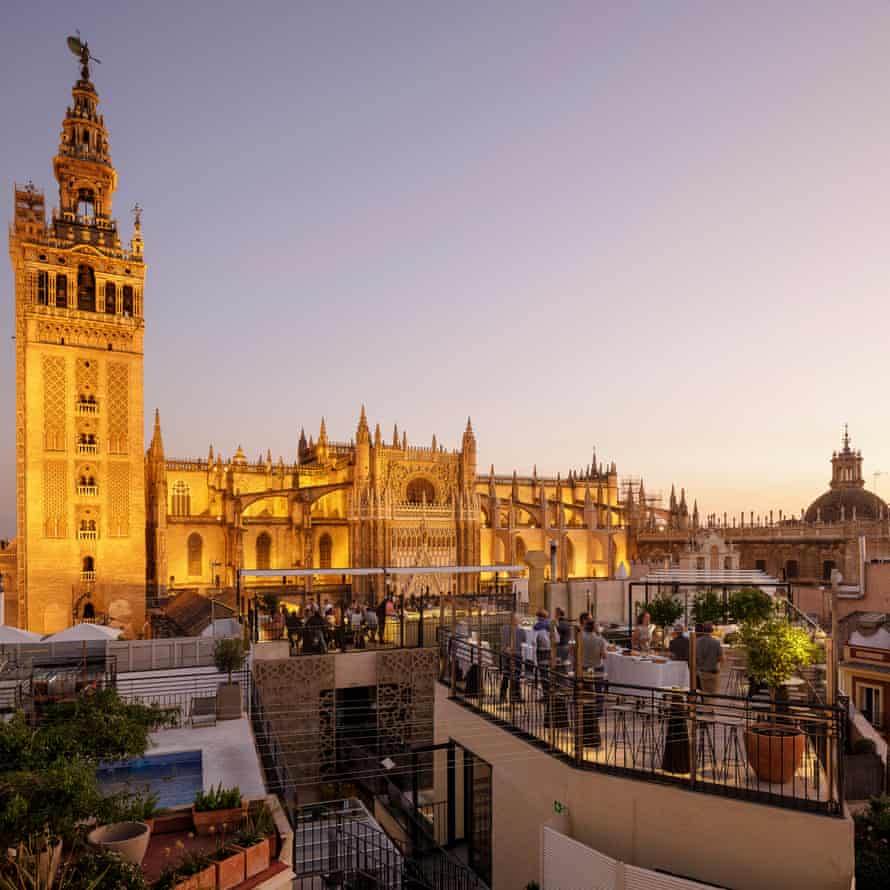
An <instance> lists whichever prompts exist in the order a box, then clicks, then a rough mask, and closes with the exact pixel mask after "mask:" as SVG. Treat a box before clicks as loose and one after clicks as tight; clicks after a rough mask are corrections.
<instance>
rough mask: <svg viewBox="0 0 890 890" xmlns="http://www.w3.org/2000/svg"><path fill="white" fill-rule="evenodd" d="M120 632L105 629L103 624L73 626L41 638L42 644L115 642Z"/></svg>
mask: <svg viewBox="0 0 890 890" xmlns="http://www.w3.org/2000/svg"><path fill="white" fill-rule="evenodd" d="M121 633H122V631H121V629H120V628H119V627H107V626H106V625H104V624H74V625H72V626H71V627H66V628H65V630H60V631H59V632H58V633H54V634H50V635H49V636H48V637H44V638H43V642H44V643H81V642H89V641H90V640H102V641H104V642H107V641H108V640H116V639H117V638H118V637H119V636H120V635H121Z"/></svg>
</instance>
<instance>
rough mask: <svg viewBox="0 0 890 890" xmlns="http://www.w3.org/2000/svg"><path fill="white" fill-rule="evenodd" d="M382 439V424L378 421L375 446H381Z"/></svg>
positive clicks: (375, 429)
mask: <svg viewBox="0 0 890 890" xmlns="http://www.w3.org/2000/svg"><path fill="white" fill-rule="evenodd" d="M382 441H383V438H382V436H381V435H380V424H379V423H378V424H377V425H376V426H375V427H374V447H375V448H379V447H380V443H381V442H382Z"/></svg>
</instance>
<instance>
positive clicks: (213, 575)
mask: <svg viewBox="0 0 890 890" xmlns="http://www.w3.org/2000/svg"><path fill="white" fill-rule="evenodd" d="M221 565H222V563H221V562H220V561H219V560H216V559H212V560H211V561H210V581H211V584H212V583H213V581H214V579H215V578H216V573H215V572H214V569H218V568H219V567H220V566H221ZM219 594H220V590H219V587H217V590H216V596H219ZM210 627H211V628H212V632H213V636H214V637H215V636H216V597H215V596H214V595H213V594H212V593H211V594H210Z"/></svg>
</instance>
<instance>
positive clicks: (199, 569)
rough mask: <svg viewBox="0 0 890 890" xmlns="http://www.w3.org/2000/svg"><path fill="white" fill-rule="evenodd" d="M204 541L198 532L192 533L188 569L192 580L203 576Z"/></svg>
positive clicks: (189, 543) (189, 541) (189, 542)
mask: <svg viewBox="0 0 890 890" xmlns="http://www.w3.org/2000/svg"><path fill="white" fill-rule="evenodd" d="M203 557H204V540H203V539H202V537H201V536H200V535H199V534H198V533H197V532H192V533H191V534H190V535H189V539H188V569H189V575H190V576H191V577H192V578H198V577H200V576H201V575H202V574H203V571H204V568H203Z"/></svg>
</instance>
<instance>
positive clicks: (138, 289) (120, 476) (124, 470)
mask: <svg viewBox="0 0 890 890" xmlns="http://www.w3.org/2000/svg"><path fill="white" fill-rule="evenodd" d="M81 75H82V76H81V78H80V79H79V80H78V81H77V82H76V83H75V84H74V88H73V90H72V104H71V105H70V106H69V108H68V109H67V111H66V113H65V117H64V119H63V121H62V137H61V142H60V144H59V149H58V153H57V154H56V157H55V159H54V161H53V169H54V173H55V177H56V181H57V183H58V189H59V206H58V208H57V209H55V210H54V211H53V213H52V217H51V219H49V220H47V218H46V210H45V201H44V197H43V194H42V193H41V192H40V191H38V190H37V189H36V188H35V187H34V186H33V185H32V184H31V183H28V184H27V185H26V186H22V187H19V186H16V188H15V215H14V221H13V225H12V227H11V230H10V236H9V254H10V259H11V261H12V267H13V275H14V280H15V289H16V291H15V316H16V465H17V466H16V488H17V497H16V507H17V537H16V555H17V567H16V568H17V570H16V573H15V576H16V586H17V599H18V603H17V605H18V620H19V623H20V624H22V625H24V626H27V627H29V628H30V629H31V630H35V631H40V632H44V633H50V632H52V631H55V630H59V629H61V628H63V627H66V626H68V625H69V624H71V622H72V619H73V616H74V615H75V614H76V610H77V609H78V606H79V604H80V602H81V601H82V600H83V599H84V597H85V596H86V595H87V594H89V595H91V597H92V600H93V603H94V608H95V610H96V611H97V613H99V614H101V613H108V614H109V615H110V616H111V617H113V618H114V619H116V620H117V622H118V623H120V624H122V625H124V626H125V627H127V628H128V629H129V630H130V631H131V632H132V631H136V630H139V629H141V627H142V625H143V622H144V614H145V540H144V528H145V507H144V458H143V453H142V441H141V439H142V435H141V430H142V423H143V421H142V402H143V395H142V337H143V321H142V289H143V280H144V276H145V265H144V262H143V251H142V237H141V234H140V226H139V218H138V213H137V215H136V227H135V234H134V236H133V239H132V240H131V242H130V245H129V249H124V248H123V247H122V245H121V242H120V237H119V235H118V229H117V223H116V222H115V220H114V219H113V218H112V216H111V201H112V196H113V194H114V190H115V187H116V185H117V172H116V171H115V169H114V167H113V166H112V163H111V157H110V155H109V150H108V133H107V131H106V129H105V121H104V119H103V117H102V115H101V114H100V113H99V111H98V104H99V97H98V95H97V93H96V89H95V87H94V86H93V84H92V82H91V81H90V79H89V71H88V66H85V67H84V69H83V71H82V72H81Z"/></svg>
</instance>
